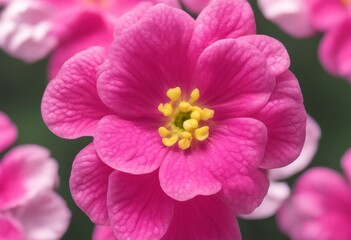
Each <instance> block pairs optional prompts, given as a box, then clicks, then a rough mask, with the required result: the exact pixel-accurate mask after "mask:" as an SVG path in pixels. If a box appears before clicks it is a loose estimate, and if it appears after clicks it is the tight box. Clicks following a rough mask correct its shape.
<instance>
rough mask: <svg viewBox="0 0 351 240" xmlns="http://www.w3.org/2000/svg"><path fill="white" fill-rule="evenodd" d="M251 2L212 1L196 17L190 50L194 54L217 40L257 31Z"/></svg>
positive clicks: (197, 54) (198, 53)
mask: <svg viewBox="0 0 351 240" xmlns="http://www.w3.org/2000/svg"><path fill="white" fill-rule="evenodd" d="M254 19H255V18H254V15H253V12H252V9H251V7H250V4H249V3H248V2H247V1H245V0H236V1H232V0H218V1H212V2H211V3H210V4H208V6H207V7H206V8H205V9H204V10H203V11H202V12H201V13H200V15H199V16H198V18H197V19H196V23H195V29H194V34H193V37H192V41H191V48H190V51H191V52H192V55H193V56H195V57H196V56H199V55H200V54H201V52H202V51H203V50H204V49H205V48H206V47H208V46H209V45H211V44H212V43H214V42H215V41H217V40H221V39H225V38H237V37H241V36H245V35H251V34H255V33H256V26H255V20H254Z"/></svg>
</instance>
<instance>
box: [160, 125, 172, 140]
mask: <svg viewBox="0 0 351 240" xmlns="http://www.w3.org/2000/svg"><path fill="white" fill-rule="evenodd" d="M158 134H160V136H161V137H164V138H165V137H168V136H169V134H170V132H169V131H168V130H167V128H165V127H159V128H158Z"/></svg>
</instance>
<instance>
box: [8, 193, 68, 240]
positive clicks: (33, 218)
mask: <svg viewBox="0 0 351 240" xmlns="http://www.w3.org/2000/svg"><path fill="white" fill-rule="evenodd" d="M13 213H14V215H15V216H16V217H17V218H18V219H19V220H20V221H21V223H22V224H23V227H24V228H25V233H26V239H28V240H37V239H38V240H39V239H52V240H56V239H61V237H62V236H63V234H64V233H65V232H66V230H67V228H68V226H69V222H70V219H71V212H70V211H69V209H68V207H67V205H66V203H65V201H64V200H63V199H62V198H61V196H59V195H58V194H57V193H55V192H53V191H51V190H49V191H45V192H42V193H40V194H39V195H38V196H36V197H35V198H33V199H31V200H30V201H29V202H28V203H27V204H25V205H23V206H19V207H18V208H16V209H14V210H13Z"/></svg>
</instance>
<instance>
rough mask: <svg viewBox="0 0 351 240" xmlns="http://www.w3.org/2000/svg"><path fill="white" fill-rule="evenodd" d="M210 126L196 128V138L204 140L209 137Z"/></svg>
mask: <svg viewBox="0 0 351 240" xmlns="http://www.w3.org/2000/svg"><path fill="white" fill-rule="evenodd" d="M209 129H210V128H209V127H208V126H204V127H201V128H198V129H195V132H194V134H195V138H196V139H197V140H199V141H203V140H206V139H207V138H208V135H209Z"/></svg>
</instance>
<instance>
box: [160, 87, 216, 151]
mask: <svg viewBox="0 0 351 240" xmlns="http://www.w3.org/2000/svg"><path fill="white" fill-rule="evenodd" d="M181 95H182V92H181V89H180V88H179V87H176V88H171V89H169V90H168V91H167V97H168V98H169V99H170V101H169V102H168V103H165V104H163V103H161V104H160V105H159V106H158V110H159V111H160V112H161V113H162V114H163V115H164V116H165V117H167V118H169V122H168V123H167V124H166V126H164V127H160V128H159V129H158V133H159V134H160V136H161V137H162V143H163V144H164V145H165V146H167V147H171V146H173V145H174V144H176V143H177V142H178V146H179V148H180V149H183V150H185V149H188V148H189V147H190V145H191V142H192V140H193V138H194V137H195V139H196V140H198V141H204V140H206V139H207V138H208V136H209V127H208V126H203V125H202V122H201V121H207V120H209V119H210V118H212V117H213V114H214V111H213V110H211V109H208V108H200V107H199V106H196V105H194V103H195V102H196V101H197V100H198V99H199V97H200V91H199V89H197V88H195V89H194V90H193V91H192V92H191V94H190V99H189V100H188V101H184V100H182V99H181Z"/></svg>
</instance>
